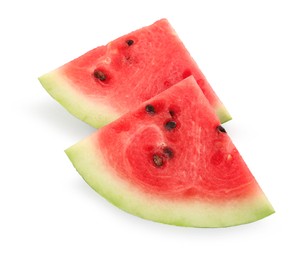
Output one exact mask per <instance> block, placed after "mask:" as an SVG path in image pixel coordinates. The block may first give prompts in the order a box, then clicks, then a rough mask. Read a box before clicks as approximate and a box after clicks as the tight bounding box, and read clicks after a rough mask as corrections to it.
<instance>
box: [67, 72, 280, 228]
mask: <svg viewBox="0 0 300 260" xmlns="http://www.w3.org/2000/svg"><path fill="white" fill-rule="evenodd" d="M66 153H67V155H68V157H69V158H70V160H71V161H72V163H73V165H74V166H75V168H76V169H77V171H78V172H79V173H80V174H81V175H82V177H83V178H84V180H85V181H86V182H87V183H88V184H89V185H90V186H91V187H92V188H93V189H94V190H95V191H97V192H98V193H99V194H101V195H102V196H103V197H104V198H106V199H107V200H109V201H110V202H111V203H113V204H114V205H116V206H117V207H119V208H121V209H123V210H125V211H127V212H129V213H131V214H134V215H136V216H139V217H142V218H145V219H149V220H153V221H157V222H161V223H166V224H173V225H180V226H192V227H226V226H232V225H239V224H244V223H248V222H252V221H256V220H258V219H261V218H264V217H266V216H268V215H270V214H272V213H273V212H274V210H273V208H272V206H271V204H270V203H269V201H268V199H267V198H266V196H265V195H264V193H263V191H262V190H261V188H260V187H259V185H258V183H257V181H256V180H255V178H254V177H253V175H252V174H251V172H250V171H249V169H248V167H247V165H246V164H245V162H244V160H243V159H242V157H241V155H240V154H239V152H238V150H237V149H236V147H235V146H234V144H233V143H232V141H231V139H230V137H229V136H228V134H227V133H226V131H225V129H224V128H223V127H222V126H221V125H220V121H219V119H218V117H217V116H216V114H215V113H214V110H213V109H212V107H211V106H210V104H209V103H208V101H207V99H206V98H205V96H204V95H203V93H202V91H201V90H200V88H199V87H198V85H197V82H196V81H195V79H194V78H193V77H192V76H190V77H188V78H186V79H184V80H183V81H181V82H179V83H177V84H176V85H174V86H173V87H171V88H169V89H167V90H166V91H164V92H162V93H160V94H159V95H157V96H155V97H153V98H152V99H150V100H148V101H146V102H145V103H143V104H141V105H140V106H138V108H137V109H136V110H134V111H131V112H129V113H127V114H125V115H123V116H122V117H120V118H119V119H117V120H116V121H114V122H112V123H110V124H108V125H106V126H104V127H102V128H100V129H99V130H98V131H97V132H96V133H94V134H93V135H91V136H90V137H87V138H86V139H84V140H82V141H81V142H79V143H77V144H75V145H74V146H72V147H70V148H69V149H67V150H66Z"/></svg>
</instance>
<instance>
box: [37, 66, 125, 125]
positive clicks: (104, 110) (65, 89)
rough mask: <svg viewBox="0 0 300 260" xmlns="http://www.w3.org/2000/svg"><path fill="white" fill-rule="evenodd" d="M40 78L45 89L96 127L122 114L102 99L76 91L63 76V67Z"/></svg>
mask: <svg viewBox="0 0 300 260" xmlns="http://www.w3.org/2000/svg"><path fill="white" fill-rule="evenodd" d="M38 80H39V81H40V83H41V85H42V86H43V87H44V89H45V90H46V91H47V92H48V93H49V94H50V95H51V96H52V97H53V98H54V99H55V100H56V101H57V102H58V103H60V104H61V105H62V106H63V107H65V108H66V109H67V110H68V111H69V112H70V113H71V114H73V115H74V116H75V117H77V118H78V119H80V120H82V121H84V122H86V123H87V124H89V125H91V126H93V127H95V128H99V127H101V126H103V125H106V124H108V123H110V122H112V121H114V120H115V119H117V118H118V117H119V116H120V115H119V114H118V113H116V112H115V111H114V109H113V108H111V107H110V106H108V105H105V104H104V102H103V101H102V100H94V102H92V98H91V97H88V96H85V95H83V94H81V93H80V92H79V91H76V90H75V88H74V86H73V85H72V83H70V82H69V81H68V79H67V78H66V77H64V76H63V73H62V70H61V68H59V69H56V70H54V71H51V72H49V73H47V74H45V75H43V76H41V77H39V78H38ZM99 103H101V106H99Z"/></svg>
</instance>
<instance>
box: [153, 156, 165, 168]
mask: <svg viewBox="0 0 300 260" xmlns="http://www.w3.org/2000/svg"><path fill="white" fill-rule="evenodd" d="M152 159H153V163H154V165H155V166H156V167H161V166H163V164H164V160H163V158H162V157H161V156H160V155H158V154H154V155H153V158H152Z"/></svg>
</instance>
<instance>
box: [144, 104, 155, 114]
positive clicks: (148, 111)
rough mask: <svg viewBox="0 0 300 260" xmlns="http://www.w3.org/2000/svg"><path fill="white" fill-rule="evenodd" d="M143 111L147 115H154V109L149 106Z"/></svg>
mask: <svg viewBox="0 0 300 260" xmlns="http://www.w3.org/2000/svg"><path fill="white" fill-rule="evenodd" d="M145 110H146V112H147V113H149V114H155V108H154V106H152V105H150V104H149V105H147V106H146V107H145Z"/></svg>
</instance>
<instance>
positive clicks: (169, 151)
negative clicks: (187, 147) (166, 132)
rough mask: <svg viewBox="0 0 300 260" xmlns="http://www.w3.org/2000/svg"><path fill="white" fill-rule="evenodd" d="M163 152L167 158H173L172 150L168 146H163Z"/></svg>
mask: <svg viewBox="0 0 300 260" xmlns="http://www.w3.org/2000/svg"><path fill="white" fill-rule="evenodd" d="M163 152H164V154H165V155H166V156H167V157H168V158H173V156H174V152H173V150H172V149H171V148H170V147H165V148H164V149H163Z"/></svg>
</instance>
